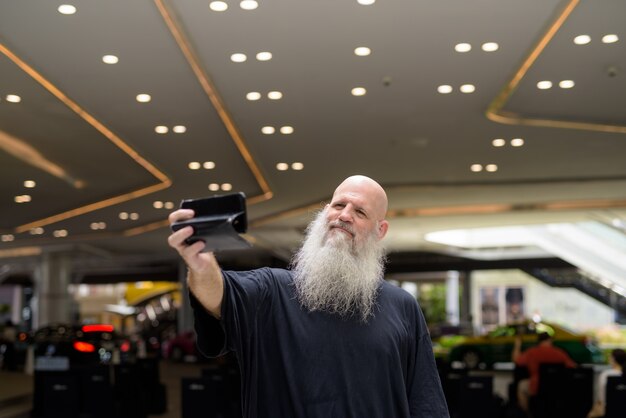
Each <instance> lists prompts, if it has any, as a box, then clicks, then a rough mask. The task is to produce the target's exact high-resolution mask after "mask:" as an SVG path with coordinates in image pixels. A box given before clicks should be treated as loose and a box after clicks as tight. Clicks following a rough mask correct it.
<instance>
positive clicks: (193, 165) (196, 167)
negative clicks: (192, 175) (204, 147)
mask: <svg viewBox="0 0 626 418" xmlns="http://www.w3.org/2000/svg"><path fill="white" fill-rule="evenodd" d="M187 167H189V169H190V170H199V169H200V167H202V166H201V165H200V163H199V162H197V161H192V162H190V163H189V164H188V165H187Z"/></svg>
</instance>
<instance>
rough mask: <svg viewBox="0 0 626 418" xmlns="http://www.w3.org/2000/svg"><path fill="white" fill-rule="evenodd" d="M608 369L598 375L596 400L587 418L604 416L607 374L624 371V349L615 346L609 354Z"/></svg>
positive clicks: (625, 368)
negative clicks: (609, 366)
mask: <svg viewBox="0 0 626 418" xmlns="http://www.w3.org/2000/svg"><path fill="white" fill-rule="evenodd" d="M609 364H610V365H611V368H610V369H607V370H603V371H602V372H601V373H600V376H598V386H597V387H596V396H595V399H596V401H595V402H594V404H593V407H592V408H591V411H589V413H588V414H587V418H599V417H603V416H604V409H605V405H606V398H605V397H606V382H607V379H608V377H609V376H620V375H622V374H625V373H626V351H624V350H622V349H621V348H616V349H614V350H613V351H611V355H610V356H609Z"/></svg>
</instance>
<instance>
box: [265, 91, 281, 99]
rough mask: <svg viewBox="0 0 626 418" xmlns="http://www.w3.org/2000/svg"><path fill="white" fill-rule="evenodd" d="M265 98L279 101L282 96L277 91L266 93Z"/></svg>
mask: <svg viewBox="0 0 626 418" xmlns="http://www.w3.org/2000/svg"><path fill="white" fill-rule="evenodd" d="M267 98H268V99H270V100H280V99H282V98H283V94H282V93H281V92H279V91H270V92H269V93H267Z"/></svg>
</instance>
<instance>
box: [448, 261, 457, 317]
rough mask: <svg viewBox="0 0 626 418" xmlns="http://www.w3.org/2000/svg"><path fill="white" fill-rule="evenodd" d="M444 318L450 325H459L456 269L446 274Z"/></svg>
mask: <svg viewBox="0 0 626 418" xmlns="http://www.w3.org/2000/svg"><path fill="white" fill-rule="evenodd" d="M446 320H447V322H448V324H450V325H455V326H456V325H459V272H458V271H456V270H450V271H448V273H447V274H446Z"/></svg>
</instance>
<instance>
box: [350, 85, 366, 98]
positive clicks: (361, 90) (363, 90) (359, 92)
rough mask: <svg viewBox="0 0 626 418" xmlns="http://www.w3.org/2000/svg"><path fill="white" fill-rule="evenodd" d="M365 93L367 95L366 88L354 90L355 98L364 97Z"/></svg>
mask: <svg viewBox="0 0 626 418" xmlns="http://www.w3.org/2000/svg"><path fill="white" fill-rule="evenodd" d="M365 93H367V90H365V88H363V87H355V88H353V89H352V95H353V96H364V95H365Z"/></svg>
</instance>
